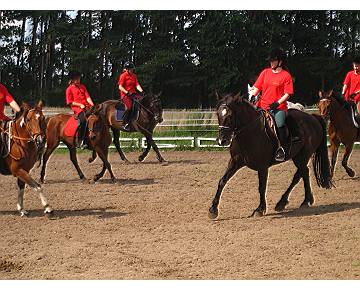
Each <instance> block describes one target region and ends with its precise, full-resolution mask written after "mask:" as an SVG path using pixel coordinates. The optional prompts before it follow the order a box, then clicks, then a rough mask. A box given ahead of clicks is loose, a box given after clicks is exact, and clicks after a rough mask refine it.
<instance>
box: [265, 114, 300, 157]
mask: <svg viewBox="0 0 360 290" xmlns="http://www.w3.org/2000/svg"><path fill="white" fill-rule="evenodd" d="M291 110H297V109H289V111H291ZM261 113H262V114H263V116H264V120H265V131H266V134H267V135H268V136H269V137H270V139H271V141H272V142H273V145H274V147H275V148H277V146H278V142H279V140H280V138H279V132H278V127H277V126H276V122H275V118H274V116H273V115H272V114H271V113H270V112H269V111H266V110H261ZM285 128H286V130H285V131H286V138H285V144H283V143H281V145H282V147H283V148H284V150H285V156H286V158H287V156H289V155H290V150H291V147H292V145H293V144H294V143H298V142H300V141H301V138H300V134H299V128H298V126H297V124H296V122H295V121H294V120H293V118H291V116H289V114H288V113H287V114H286V119H285Z"/></svg>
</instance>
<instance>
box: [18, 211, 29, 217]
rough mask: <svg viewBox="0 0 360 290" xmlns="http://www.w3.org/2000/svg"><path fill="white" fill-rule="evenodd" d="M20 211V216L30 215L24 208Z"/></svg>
mask: <svg viewBox="0 0 360 290" xmlns="http://www.w3.org/2000/svg"><path fill="white" fill-rule="evenodd" d="M19 213H20V217H28V216H29V213H28V212H27V211H26V210H24V209H22V210H21V211H20V212H19Z"/></svg>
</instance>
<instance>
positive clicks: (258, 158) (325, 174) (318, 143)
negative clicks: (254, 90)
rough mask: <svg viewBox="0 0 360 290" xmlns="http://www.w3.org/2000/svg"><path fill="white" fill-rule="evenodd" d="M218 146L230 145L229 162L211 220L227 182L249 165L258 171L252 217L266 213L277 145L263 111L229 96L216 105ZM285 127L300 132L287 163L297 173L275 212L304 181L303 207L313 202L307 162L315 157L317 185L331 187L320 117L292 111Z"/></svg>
mask: <svg viewBox="0 0 360 290" xmlns="http://www.w3.org/2000/svg"><path fill="white" fill-rule="evenodd" d="M217 116H218V121H219V132H218V138H217V142H218V144H219V145H222V146H224V145H229V144H230V143H231V145H230V155H231V158H230V161H229V164H228V167H227V169H226V172H225V174H224V176H223V177H222V178H221V179H220V181H219V184H218V188H217V192H216V194H215V197H214V199H213V201H212V205H211V207H210V209H209V216H210V218H212V219H214V218H216V217H217V216H218V205H219V202H220V197H221V193H222V191H223V188H224V186H225V184H226V183H227V182H228V180H229V179H230V178H231V177H232V176H233V175H234V174H235V173H236V172H237V171H238V170H239V169H240V168H242V167H244V166H247V167H249V168H251V169H253V170H255V171H257V172H258V178H259V193H260V204H259V206H258V207H257V208H256V209H255V210H254V212H253V214H252V215H251V216H255V215H257V216H262V215H264V214H265V213H266V197H265V193H266V184H267V178H268V171H269V167H271V166H272V165H274V164H276V163H275V161H274V152H275V149H276V147H275V143H274V142H273V141H272V139H271V137H270V134H269V131H268V130H266V129H267V123H266V122H265V120H264V116H263V114H262V111H261V110H258V109H256V108H255V107H254V106H253V105H252V104H251V103H250V102H248V101H247V100H245V99H244V98H242V97H241V96H240V94H238V95H235V96H233V95H226V96H225V97H224V98H223V99H221V100H220V102H219V104H218V106H217ZM286 124H287V126H288V128H289V129H290V132H293V131H294V130H298V131H297V136H298V137H299V138H300V142H297V143H293V144H292V146H291V149H290V152H289V154H288V156H287V160H290V159H292V160H293V162H294V164H295V166H296V167H297V171H296V173H295V175H294V177H293V180H292V182H291V184H290V186H289V188H288V189H287V190H286V192H285V193H284V194H283V195H282V197H281V199H280V201H279V202H278V203H277V205H276V207H275V210H277V211H282V210H284V209H285V207H286V205H287V204H288V198H289V195H290V192H291V191H292V189H293V188H294V186H295V185H296V184H297V183H298V182H299V181H300V179H301V178H302V179H303V181H304V188H305V199H304V201H303V203H302V204H301V207H309V206H311V205H312V204H313V203H314V196H313V193H312V191H311V185H310V178H309V168H308V162H309V160H310V158H311V157H312V161H313V166H314V172H315V177H316V181H317V184H318V185H319V186H321V187H323V188H331V186H332V182H331V177H330V167H329V159H328V151H327V147H326V142H327V140H326V124H325V122H324V120H323V119H322V118H321V117H320V116H318V115H310V114H307V113H305V112H302V111H299V110H289V111H288V116H287V119H286Z"/></svg>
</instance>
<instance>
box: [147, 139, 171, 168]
mask: <svg viewBox="0 0 360 290" xmlns="http://www.w3.org/2000/svg"><path fill="white" fill-rule="evenodd" d="M144 135H145V134H144ZM145 137H146V140H147V142H148V143H150V145H151V147H152V148H153V149H154V151H155V152H156V158H157V160H159V162H160V163H162V162H166V160H165V159H164V158H163V157H162V156H161V154H160V151H159V148H158V147H157V145H156V143H155V141H154V139H153V138H152V135H149V134H146V135H145ZM144 153H145V152H144ZM145 157H146V156H145ZM145 157H144V158H145Z"/></svg>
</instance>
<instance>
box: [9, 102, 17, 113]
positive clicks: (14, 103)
mask: <svg viewBox="0 0 360 290" xmlns="http://www.w3.org/2000/svg"><path fill="white" fill-rule="evenodd" d="M9 105H10V107H11V108H13V110H14V111H15V112H20V107H19V105H18V104H17V102H16V101H15V100H14V101H12V102H10V103H9Z"/></svg>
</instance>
